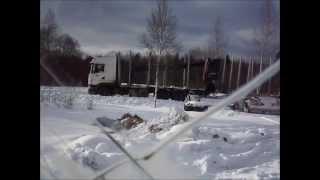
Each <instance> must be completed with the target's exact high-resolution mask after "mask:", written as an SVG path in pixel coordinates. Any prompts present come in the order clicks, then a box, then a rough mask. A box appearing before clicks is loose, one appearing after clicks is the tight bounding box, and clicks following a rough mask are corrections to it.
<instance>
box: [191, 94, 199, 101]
mask: <svg viewBox="0 0 320 180" xmlns="http://www.w3.org/2000/svg"><path fill="white" fill-rule="evenodd" d="M190 100H191V101H200V96H198V95H190Z"/></svg>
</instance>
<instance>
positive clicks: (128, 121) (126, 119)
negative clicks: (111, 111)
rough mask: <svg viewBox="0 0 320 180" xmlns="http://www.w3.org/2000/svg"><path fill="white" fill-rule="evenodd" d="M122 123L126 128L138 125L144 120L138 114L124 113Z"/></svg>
mask: <svg viewBox="0 0 320 180" xmlns="http://www.w3.org/2000/svg"><path fill="white" fill-rule="evenodd" d="M118 120H119V121H120V124H121V126H122V127H123V128H125V129H131V128H134V127H137V125H138V124H140V123H143V122H144V120H143V119H142V118H141V117H139V116H138V115H136V114H135V115H131V114H130V113H126V114H124V115H123V116H122V117H121V118H120V119H118Z"/></svg>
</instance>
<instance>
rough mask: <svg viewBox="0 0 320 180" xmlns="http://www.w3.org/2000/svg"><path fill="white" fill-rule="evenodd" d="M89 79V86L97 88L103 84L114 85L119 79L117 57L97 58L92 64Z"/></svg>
mask: <svg viewBox="0 0 320 180" xmlns="http://www.w3.org/2000/svg"><path fill="white" fill-rule="evenodd" d="M90 64H91V66H90V72H89V77H88V85H89V86H97V85H99V84H102V83H114V82H116V77H117V74H116V72H117V58H116V56H113V55H112V56H104V57H95V58H93V59H92V61H91V62H90Z"/></svg>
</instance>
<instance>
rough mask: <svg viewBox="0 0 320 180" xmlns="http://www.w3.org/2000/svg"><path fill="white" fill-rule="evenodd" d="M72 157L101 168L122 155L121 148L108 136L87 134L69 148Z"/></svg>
mask: <svg viewBox="0 0 320 180" xmlns="http://www.w3.org/2000/svg"><path fill="white" fill-rule="evenodd" d="M67 152H68V153H69V155H70V157H71V159H73V160H75V161H78V162H80V163H81V164H82V165H84V166H88V167H90V168H92V169H93V170H100V169H103V168H105V167H107V166H109V165H110V164H111V163H112V162H115V161H117V160H119V158H120V157H121V155H122V154H121V153H120V150H119V149H118V148H117V147H116V146H115V145H114V144H113V143H112V142H111V141H110V140H109V139H107V137H103V136H101V135H85V136H82V137H80V138H78V139H76V140H74V141H73V142H72V143H71V144H70V148H69V149H68V150H67Z"/></svg>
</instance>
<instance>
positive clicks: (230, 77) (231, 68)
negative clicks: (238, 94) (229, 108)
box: [228, 56, 233, 92]
mask: <svg viewBox="0 0 320 180" xmlns="http://www.w3.org/2000/svg"><path fill="white" fill-rule="evenodd" d="M232 70H233V56H231V67H230V76H229V86H228V91H229V92H230V89H231V80H232Z"/></svg>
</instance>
